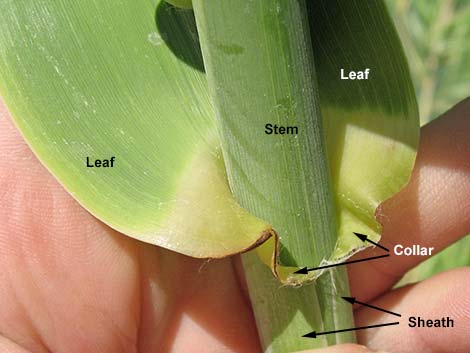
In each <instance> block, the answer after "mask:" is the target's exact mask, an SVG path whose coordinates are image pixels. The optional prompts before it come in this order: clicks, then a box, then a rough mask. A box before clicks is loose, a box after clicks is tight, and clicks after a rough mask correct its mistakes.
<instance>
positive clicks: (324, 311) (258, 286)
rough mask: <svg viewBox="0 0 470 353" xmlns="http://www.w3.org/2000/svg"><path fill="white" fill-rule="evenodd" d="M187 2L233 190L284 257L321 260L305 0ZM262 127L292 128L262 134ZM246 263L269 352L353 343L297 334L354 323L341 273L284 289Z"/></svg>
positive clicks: (327, 200) (330, 227) (325, 239)
mask: <svg viewBox="0 0 470 353" xmlns="http://www.w3.org/2000/svg"><path fill="white" fill-rule="evenodd" d="M193 5H194V11H195V17H196V22H197V26H198V31H199V36H200V40H201V48H202V52H203V57H204V65H205V69H206V73H207V78H208V82H209V89H210V93H211V97H212V101H213V106H214V109H215V112H216V117H217V123H218V128H219V133H220V136H221V141H222V150H223V154H224V160H225V165H226V169H227V174H228V179H229V183H230V187H231V188H232V192H233V194H234V195H235V197H236V198H237V200H238V201H239V202H240V204H241V205H242V206H243V207H245V208H246V209H248V210H249V211H251V212H252V213H254V214H255V215H256V216H258V217H260V218H263V219H266V220H268V221H269V222H271V223H272V225H273V227H274V229H275V230H276V231H277V233H278V234H279V235H280V244H281V247H280V261H281V263H282V264H284V265H290V266H315V265H318V264H319V263H320V262H321V261H322V260H324V259H328V258H329V256H330V254H331V253H332V251H333V249H334V246H335V243H336V237H337V228H336V215H335V210H334V203H333V197H332V188H331V185H330V175H329V168H328V160H327V154H326V150H325V141H324V136H323V128H322V120H321V114H320V109H319V98H318V94H317V86H316V78H315V72H314V62H313V52H312V47H311V39H310V32H309V23H308V18H307V10H306V4H305V1H304V0H271V1H241V0H224V1H218V0H217V1H216V0H213V1H211V0H195V1H193ZM266 124H271V125H272V126H274V125H278V126H290V127H292V128H295V129H296V133H295V134H292V135H289V134H287V135H269V134H266V131H265V129H266ZM243 264H244V267H245V273H246V277H247V282H248V288H249V292H250V297H251V300H252V304H253V309H254V313H255V317H256V320H257V324H258V329H259V333H260V337H261V341H262V344H263V346H264V348H265V350H266V351H269V352H288V351H293V350H300V349H307V348H314V347H323V346H326V345H328V344H332V343H337V342H343V341H353V340H354V335H353V334H351V333H342V334H339V335H336V336H334V335H333V336H327V337H325V336H323V337H322V338H319V339H316V340H313V339H307V338H301V336H302V335H303V334H305V333H308V332H310V331H313V330H316V331H320V330H323V329H327V330H334V329H335V328H338V329H340V328H345V327H350V326H352V313H351V308H350V307H349V306H348V304H343V303H342V300H341V299H340V297H341V296H344V295H347V294H348V292H349V290H348V285H347V276H346V273H345V272H344V271H342V270H337V269H335V270H331V271H328V272H327V273H326V274H325V275H323V276H322V278H321V279H320V280H319V281H318V282H317V284H316V285H312V284H310V285H305V286H303V287H301V288H292V287H282V288H281V286H280V284H279V282H278V281H277V280H275V279H274V278H273V276H272V275H271V273H270V271H269V269H268V268H267V267H266V266H265V265H263V264H262V263H261V262H260V260H259V259H258V258H257V256H256V255H255V254H246V255H245V256H243Z"/></svg>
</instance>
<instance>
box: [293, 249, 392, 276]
mask: <svg viewBox="0 0 470 353" xmlns="http://www.w3.org/2000/svg"><path fill="white" fill-rule="evenodd" d="M387 256H390V254H386V255H380V256H373V257H366V258H365V259H359V260H352V261H346V262H340V263H338V264H332V265H325V266H319V267H313V268H307V267H303V268H301V269H300V270H297V271H295V272H294V273H298V274H302V275H306V274H307V273H309V271H315V270H321V269H323V268H329V267H335V266H342V265H348V264H355V263H357V262H363V261H370V260H375V259H381V258H383V257H387Z"/></svg>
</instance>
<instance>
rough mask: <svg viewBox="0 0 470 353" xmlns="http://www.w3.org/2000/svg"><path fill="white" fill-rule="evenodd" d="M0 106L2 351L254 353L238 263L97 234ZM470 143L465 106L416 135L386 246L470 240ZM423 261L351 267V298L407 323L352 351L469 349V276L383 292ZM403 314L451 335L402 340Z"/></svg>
mask: <svg viewBox="0 0 470 353" xmlns="http://www.w3.org/2000/svg"><path fill="white" fill-rule="evenodd" d="M0 106H1V107H0V155H1V156H2V163H0V269H1V271H0V352H5V353H20V352H21V353H23V352H34V353H42V352H54V353H61V352H64V353H75V352H87V353H88V352H105V353H107V352H110V353H119V352H125V353H132V352H143V353H153V352H155V353H157V352H158V353H167V352H175V353H199V352H203V353H229V352H233V353H235V352H236V353H260V352H261V348H260V346H259V343H258V338H257V333H256V326H255V323H254V320H253V315H252V311H251V308H250V302H249V300H248V298H247V294H246V290H245V285H244V280H243V275H242V274H241V271H240V267H239V261H238V260H237V258H236V257H235V258H227V259H223V260H213V261H210V262H206V261H203V260H198V259H193V258H189V257H187V256H183V255H180V254H177V253H174V252H171V251H168V250H165V249H162V248H159V247H156V246H152V245H149V244H144V243H142V242H139V241H136V240H134V239H131V238H128V237H126V236H123V235H122V234H119V233H118V232H116V231H114V230H113V229H111V228H109V227H108V226H106V225H104V224H103V223H101V222H100V221H98V220H97V219H95V218H94V217H93V216H91V215H90V214H89V213H88V212H87V211H86V210H84V209H83V208H82V207H81V206H79V205H78V204H77V203H76V202H75V201H74V200H73V199H72V197H71V196H69V195H68V194H67V192H65V190H64V189H63V188H62V187H61V186H60V184H59V183H58V182H57V181H56V180H55V179H54V178H53V177H52V176H51V175H50V173H49V172H48V171H47V170H46V169H45V168H44V167H43V166H42V165H41V164H40V163H39V161H38V160H37V159H36V157H35V156H34V155H33V153H32V152H31V151H30V149H29V148H28V146H27V145H26V144H25V142H24V141H23V139H22V138H21V136H20V134H19V133H18V132H17V130H16V129H15V127H14V125H13V123H12V122H11V119H10V117H9V114H8V112H7V110H6V108H5V106H4V105H3V104H0ZM469 136H470V99H467V100H465V101H464V102H461V103H460V104H459V105H457V106H456V107H454V108H453V109H452V110H450V111H449V112H448V113H446V114H445V116H443V117H441V118H439V119H438V120H436V121H434V122H433V123H431V124H430V125H428V126H426V127H424V128H423V129H422V139H421V143H420V148H419V152H418V158H417V162H416V166H415V169H414V171H413V175H412V178H411V181H410V183H409V184H408V185H407V186H406V187H405V188H404V189H403V190H402V191H401V192H399V193H398V194H397V195H396V196H394V197H393V198H392V199H390V200H388V201H387V202H385V203H384V204H383V205H382V206H381V207H380V209H379V211H378V215H379V219H380V221H381V222H382V223H383V238H382V240H381V242H382V243H383V244H384V245H388V246H392V245H394V244H397V243H400V244H403V245H410V244H420V245H423V246H433V247H434V248H435V249H436V251H437V250H440V249H443V248H445V247H446V246H448V245H450V244H452V243H453V242H455V241H456V240H457V239H458V238H460V237H462V236H463V235H465V234H466V233H468V232H469V230H470V138H469ZM376 254H382V253H381V252H380V251H378V250H374V249H371V250H366V251H364V252H362V253H360V254H358V255H357V256H356V258H360V257H367V256H373V255H376ZM462 256H465V254H462ZM466 256H469V254H466ZM424 259H425V258H424V257H415V256H410V257H396V256H393V255H392V256H390V257H389V258H387V259H386V260H379V261H370V262H365V263H361V264H355V265H352V266H351V267H350V268H349V273H350V281H351V290H352V295H353V296H355V297H357V298H358V300H361V301H365V302H370V303H372V304H374V305H377V306H379V307H384V308H387V309H388V310H392V311H395V312H399V313H402V314H403V318H402V319H401V324H400V325H398V326H391V327H385V328H379V329H373V330H365V331H358V339H359V343H361V344H363V345H367V346H368V347H369V348H370V349H371V350H374V351H376V350H383V351H387V352H390V353H408V352H410V353H411V352H413V353H420V352H423V353H424V352H426V353H468V352H469V351H470V330H468V327H470V296H469V295H468V293H470V269H469V268H468V267H466V268H459V269H455V270H452V271H448V272H445V273H442V274H439V275H437V276H435V277H433V278H431V279H428V280H426V281H424V282H422V283H419V284H416V285H412V286H407V287H405V288H401V289H397V290H391V288H392V286H393V285H394V284H395V283H396V282H397V281H398V279H399V278H400V276H402V275H403V274H404V273H405V272H406V271H407V270H408V269H410V268H412V267H413V266H415V265H416V264H417V263H419V262H421V261H423V260H424ZM407 315H414V316H418V315H420V316H423V317H426V318H440V317H442V316H450V317H452V319H454V321H455V327H454V328H453V329H443V328H440V329H439V328H426V329H410V328H409V327H408V326H407V322H406V317H407ZM355 318H356V325H359V326H364V325H371V324H377V323H379V322H386V321H388V320H390V316H389V315H387V314H385V313H381V312H378V311H372V310H370V309H367V308H364V307H362V308H356V310H355ZM393 319H394V320H395V317H393ZM301 334H303V332H299V335H301ZM309 352H312V353H313V352H317V353H322V352H323V353H360V352H361V353H364V352H368V350H366V349H365V348H364V347H360V346H357V345H348V346H342V347H341V346H338V347H329V348H327V349H322V350H316V351H309Z"/></svg>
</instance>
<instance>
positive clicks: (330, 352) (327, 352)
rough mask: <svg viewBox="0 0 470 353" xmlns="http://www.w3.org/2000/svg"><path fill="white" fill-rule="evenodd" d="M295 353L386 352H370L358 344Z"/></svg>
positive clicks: (374, 352) (371, 352)
mask: <svg viewBox="0 0 470 353" xmlns="http://www.w3.org/2000/svg"><path fill="white" fill-rule="evenodd" d="M293 353H295V352H293ZM296 353H386V352H383V351H381V352H377V351H371V350H370V349H369V348H367V347H365V346H360V345H358V344H340V345H337V346H331V347H327V348H319V349H311V350H307V351H301V352H296Z"/></svg>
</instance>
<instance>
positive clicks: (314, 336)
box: [302, 321, 399, 338]
mask: <svg viewBox="0 0 470 353" xmlns="http://www.w3.org/2000/svg"><path fill="white" fill-rule="evenodd" d="M398 324H399V322H398V321H396V322H388V323H386V324H380V325H371V326H362V327H353V328H347V329H344V330H336V331H325V332H315V331H312V332H310V333H307V334H305V335H303V336H302V337H308V338H317V336H321V335H329V334H330V333H338V332H347V331H357V330H366V329H368V328H376V327H383V326H392V325H398Z"/></svg>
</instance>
